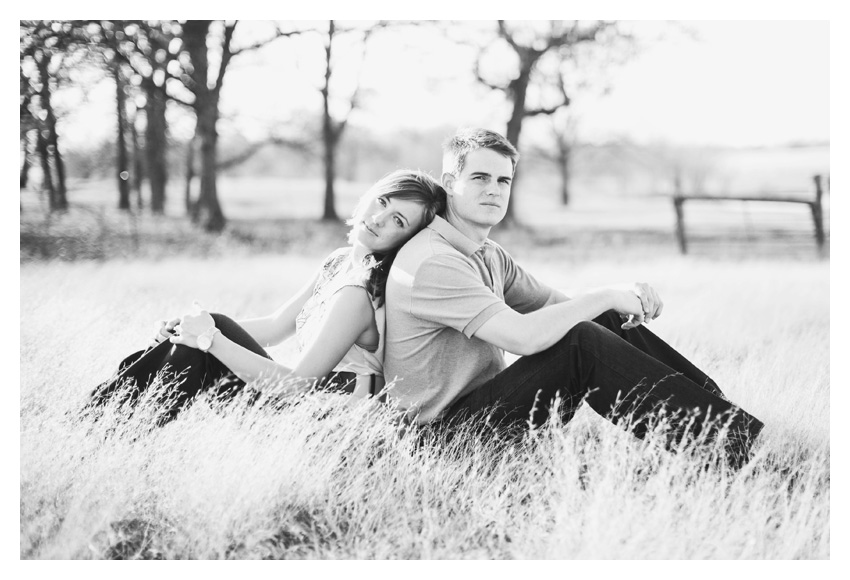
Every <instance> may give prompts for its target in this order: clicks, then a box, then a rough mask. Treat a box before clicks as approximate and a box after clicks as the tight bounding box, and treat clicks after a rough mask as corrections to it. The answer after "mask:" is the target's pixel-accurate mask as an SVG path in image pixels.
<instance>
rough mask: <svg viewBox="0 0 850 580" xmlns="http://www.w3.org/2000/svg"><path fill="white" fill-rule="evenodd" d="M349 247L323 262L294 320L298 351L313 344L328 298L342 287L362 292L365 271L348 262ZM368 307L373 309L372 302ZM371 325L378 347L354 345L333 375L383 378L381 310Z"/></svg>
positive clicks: (383, 314) (337, 251) (367, 273)
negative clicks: (376, 337)
mask: <svg viewBox="0 0 850 580" xmlns="http://www.w3.org/2000/svg"><path fill="white" fill-rule="evenodd" d="M351 251H352V249H351V248H350V247H345V248H339V249H338V250H335V251H334V252H333V253H331V255H329V256H328V257H327V258H325V261H324V263H323V264H322V267H321V270H320V271H319V278H318V280H317V281H316V286H315V287H314V288H313V293H312V294H311V295H310V298H308V299H307V302H305V303H304V306H303V307H302V308H301V312H299V313H298V316H297V317H296V319H295V339H296V342H297V345H298V351H299V352H303V351H304V349H305V348H307V347H308V346H309V345H311V344H312V343H313V341H314V340H315V338H316V335H317V334H318V332H319V329H320V328H321V327H322V324H323V323H324V321H325V317H326V316H327V313H328V306H329V304H330V300H331V298H332V297H333V296H334V295H335V294H336V293H337V292H339V291H340V290H341V289H342V288H345V287H346V286H358V287H360V288H363V289H366V281H367V279H368V276H369V268H368V267H367V266H366V265H356V264H353V263H352V260H351ZM372 307H373V308H375V304H374V302H373V303H372ZM375 324H376V325H377V327H378V344H371V345H368V344H366V345H360V344H356V343H355V344H354V345H353V346H352V347H351V348H350V349H349V350H348V352H347V353H346V354H345V356H344V357H343V359H342V360H341V361H340V362H339V364H338V365H337V366H336V367H334V371H338V372H339V371H348V372H352V373H356V374H358V375H383V374H384V366H383V360H384V328H385V310H384V308H383V306H382V307H380V308H377V309H375Z"/></svg>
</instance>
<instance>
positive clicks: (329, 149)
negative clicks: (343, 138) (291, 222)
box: [322, 119, 339, 221]
mask: <svg viewBox="0 0 850 580" xmlns="http://www.w3.org/2000/svg"><path fill="white" fill-rule="evenodd" d="M325 122H326V123H328V122H329V120H328V119H326V120H325ZM322 135H323V139H324V142H325V154H324V162H325V204H324V208H323V210H322V219H323V220H326V221H337V220H339V217H338V216H337V214H336V207H335V204H334V199H335V198H336V194H335V192H334V181H336V150H335V149H336V145H335V144H334V137H333V128H331V129H330V135H328V131H327V130H324V131H322Z"/></svg>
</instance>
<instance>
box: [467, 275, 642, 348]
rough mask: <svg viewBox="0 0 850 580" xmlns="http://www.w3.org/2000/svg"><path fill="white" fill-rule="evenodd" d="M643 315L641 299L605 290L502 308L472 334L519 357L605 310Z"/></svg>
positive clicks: (550, 342)
mask: <svg viewBox="0 0 850 580" xmlns="http://www.w3.org/2000/svg"><path fill="white" fill-rule="evenodd" d="M612 309H613V310H616V311H617V312H619V313H620V314H622V315H628V316H634V317H637V316H639V315H643V307H642V305H641V300H640V298H638V296H637V294H635V293H634V292H631V291H627V290H617V289H604V290H598V291H595V292H589V293H586V294H583V295H581V296H577V297H575V298H572V299H570V300H567V301H564V302H559V303H557V304H552V305H549V306H545V307H543V308H540V309H538V310H535V311H533V312H529V313H527V314H520V313H519V312H517V311H515V310H508V309H506V310H502V311H500V312H497V313H496V314H494V315H493V316H492V317H490V318H489V319H488V320H487V321H486V322H484V323H483V324H482V325H481V326H480V327H479V328H478V330H476V331H475V333H474V335H473V336H475V337H476V338H479V339H481V340H483V341H485V342H488V343H490V344H492V345H495V346H498V347H499V348H501V349H504V350H506V351H508V352H512V353H514V354H518V355H521V356H526V355H531V354H535V353H538V352H540V351H543V350H546V349H547V348H549V347H550V346H552V345H553V344H555V343H556V342H558V341H559V340H561V338H563V336H564V335H565V334H566V333H567V332H569V330H570V329H571V328H572V327H573V326H575V325H576V324H578V323H579V322H582V321H586V320H593V319H594V318H596V317H597V316H599V315H600V314H602V313H603V312H605V311H607V310H612Z"/></svg>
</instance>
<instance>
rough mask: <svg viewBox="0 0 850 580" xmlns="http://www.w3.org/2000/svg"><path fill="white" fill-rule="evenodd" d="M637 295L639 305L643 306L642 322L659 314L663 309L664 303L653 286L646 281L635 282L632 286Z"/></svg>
mask: <svg viewBox="0 0 850 580" xmlns="http://www.w3.org/2000/svg"><path fill="white" fill-rule="evenodd" d="M632 292H634V293H635V294H636V295H637V297H638V298H639V299H640V304H641V307H642V308H643V320H642V322H649V321H651V320H655V319H656V318H658V317H659V316H661V311H662V310H664V303H663V302H662V301H661V297H660V296H659V295H658V292H656V291H655V288H653V287H652V286H650V285H649V284H647V283H646V282H636V283H635V284H634V287H633V288H632Z"/></svg>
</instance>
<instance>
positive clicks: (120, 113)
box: [112, 61, 130, 211]
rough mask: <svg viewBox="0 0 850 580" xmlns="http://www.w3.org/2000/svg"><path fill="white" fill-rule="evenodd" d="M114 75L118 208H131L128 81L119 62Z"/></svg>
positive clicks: (126, 209)
mask: <svg viewBox="0 0 850 580" xmlns="http://www.w3.org/2000/svg"><path fill="white" fill-rule="evenodd" d="M112 76H113V78H114V79H115V104H116V108H117V110H116V116H117V123H116V137H117V138H116V143H115V147H116V153H117V154H118V155H117V160H118V163H117V167H116V168H115V172H116V173H117V177H118V209H120V210H125V211H129V210H130V161H129V156H128V154H127V94H126V89H127V82H126V80H125V79H124V75H123V73H122V72H121V65H120V64H119V63H118V62H114V61H113V63H112Z"/></svg>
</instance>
